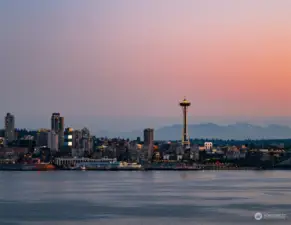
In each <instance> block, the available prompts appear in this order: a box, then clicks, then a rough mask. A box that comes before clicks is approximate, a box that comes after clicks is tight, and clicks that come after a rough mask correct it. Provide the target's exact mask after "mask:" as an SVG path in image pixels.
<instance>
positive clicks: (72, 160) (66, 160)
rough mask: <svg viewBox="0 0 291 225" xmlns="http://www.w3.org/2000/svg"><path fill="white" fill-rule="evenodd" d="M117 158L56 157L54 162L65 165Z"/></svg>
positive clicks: (108, 160) (109, 160) (110, 160)
mask: <svg viewBox="0 0 291 225" xmlns="http://www.w3.org/2000/svg"><path fill="white" fill-rule="evenodd" d="M116 161H117V159H116V158H113V159H109V158H102V159H91V158H76V157H75V158H56V159H55V160H54V163H55V164H56V165H57V166H64V165H75V164H77V163H82V162H116Z"/></svg>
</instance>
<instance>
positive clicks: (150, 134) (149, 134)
mask: <svg viewBox="0 0 291 225" xmlns="http://www.w3.org/2000/svg"><path fill="white" fill-rule="evenodd" d="M143 135H144V147H145V148H147V149H148V153H147V158H148V160H151V159H152V156H153V147H154V129H151V128H147V129H145V130H144V131H143Z"/></svg>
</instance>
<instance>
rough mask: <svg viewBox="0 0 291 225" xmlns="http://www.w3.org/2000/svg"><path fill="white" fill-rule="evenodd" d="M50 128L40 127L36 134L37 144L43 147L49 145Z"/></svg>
mask: <svg viewBox="0 0 291 225" xmlns="http://www.w3.org/2000/svg"><path fill="white" fill-rule="evenodd" d="M48 136H49V130H47V129H39V130H38V131H37V134H36V146H38V147H43V146H47V145H48V140H49V138H48Z"/></svg>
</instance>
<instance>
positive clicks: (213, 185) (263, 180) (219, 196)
mask: <svg viewBox="0 0 291 225" xmlns="http://www.w3.org/2000/svg"><path fill="white" fill-rule="evenodd" d="M290 181H291V173H290V172H288V171H262V172H258V171H189V172H178V171H177V172H175V171H158V172H155V171H151V172H125V171H123V172H105V171H104V172H101V171H88V172H82V171H54V172H41V173H39V172H3V171H2V172H0V224H72V225H73V224H97V223H98V224H108V225H113V224H114V225H115V224H116V223H118V224H119V225H125V224H126V225H127V224H135V225H139V224H152V225H155V224H204V225H207V224H258V223H259V222H258V221H255V220H254V219H253V215H254V213H255V212H269V213H283V214H286V215H287V216H288V215H289V216H291V207H290V206H291V182H290ZM260 222H261V221H260ZM287 222H290V221H288V220H286V221H280V220H279V221H264V223H274V224H280V223H284V224H286V223H287Z"/></svg>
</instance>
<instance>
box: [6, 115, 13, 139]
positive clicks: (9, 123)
mask: <svg viewBox="0 0 291 225" xmlns="http://www.w3.org/2000/svg"><path fill="white" fill-rule="evenodd" d="M5 139H6V142H12V141H14V140H15V119H14V116H13V115H12V114H10V113H7V114H6V116H5Z"/></svg>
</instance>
